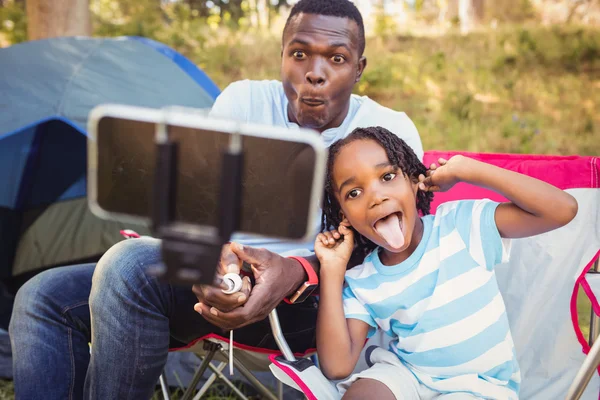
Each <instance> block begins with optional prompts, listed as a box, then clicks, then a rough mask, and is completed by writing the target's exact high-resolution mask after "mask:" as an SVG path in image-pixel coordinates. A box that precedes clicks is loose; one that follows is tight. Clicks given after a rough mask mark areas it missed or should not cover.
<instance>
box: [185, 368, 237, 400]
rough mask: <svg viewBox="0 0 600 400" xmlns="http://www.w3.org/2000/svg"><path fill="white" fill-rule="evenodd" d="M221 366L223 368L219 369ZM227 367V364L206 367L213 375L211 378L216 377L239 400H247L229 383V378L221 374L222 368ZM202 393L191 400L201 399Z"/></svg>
mask: <svg viewBox="0 0 600 400" xmlns="http://www.w3.org/2000/svg"><path fill="white" fill-rule="evenodd" d="M221 365H222V366H223V367H221ZM226 365H227V363H221V364H219V365H218V366H216V367H215V366H214V365H212V363H211V364H209V365H208V368H210V369H211V370H212V371H213V372H214V374H213V376H216V379H219V380H221V381H222V382H223V383H224V384H226V385H227V386H229V388H230V389H231V390H232V391H233V392H234V393H235V394H236V395H237V396H238V397H239V398H240V399H241V400H249V399H248V397H247V396H246V395H245V394H244V393H242V391H241V390H240V389H238V388H237V387H236V386H235V385H234V383H233V382H231V381H230V380H229V378H227V377H226V376H225V375H224V374H223V368H224V367H225V366H226ZM203 394H204V393H200V392H198V393H197V394H196V397H194V398H193V399H192V400H200V398H201V397H202V395H203Z"/></svg>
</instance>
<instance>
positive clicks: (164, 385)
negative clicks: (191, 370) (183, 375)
mask: <svg viewBox="0 0 600 400" xmlns="http://www.w3.org/2000/svg"><path fill="white" fill-rule="evenodd" d="M158 380H159V382H160V390H161V391H162V395H163V399H164V400H171V395H170V394H169V383H168V382H167V375H165V372H164V371H163V373H162V374H161V375H160V378H158Z"/></svg>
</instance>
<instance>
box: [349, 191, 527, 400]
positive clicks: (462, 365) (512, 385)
mask: <svg viewBox="0 0 600 400" xmlns="http://www.w3.org/2000/svg"><path fill="white" fill-rule="evenodd" d="M497 206H498V203H494V202H492V201H489V200H477V201H456V202H450V203H445V204H442V205H441V206H439V207H438V209H437V212H436V215H435V216H432V215H428V216H425V217H423V218H422V220H423V224H424V232H423V238H422V240H421V242H420V243H419V245H418V247H417V249H416V250H415V252H414V253H413V254H411V255H410V257H409V258H408V259H406V260H405V261H403V262H402V263H400V264H398V265H394V266H385V265H383V264H382V263H381V261H380V259H379V249H376V250H375V251H373V252H372V253H371V254H370V255H369V256H367V258H366V259H365V261H364V263H363V264H361V265H359V266H357V267H354V268H352V269H350V270H349V271H347V272H346V287H345V288H344V312H345V315H346V318H354V319H359V320H361V321H364V322H366V323H367V324H369V325H370V326H371V327H372V329H370V332H369V335H372V334H373V333H374V332H375V329H376V328H380V329H382V330H383V331H385V332H386V333H387V334H388V335H389V336H392V337H393V338H395V339H394V340H393V341H392V342H391V344H390V350H391V351H392V352H394V353H395V354H396V355H398V357H399V358H400V360H401V361H402V362H403V363H404V364H405V365H406V366H407V367H408V368H409V369H410V370H411V371H412V372H413V373H414V375H415V376H416V377H417V379H418V380H419V381H420V382H421V383H422V384H423V385H425V386H427V387H429V388H431V389H433V390H436V391H439V392H440V393H453V392H470V393H473V394H475V395H476V396H480V397H482V398H491V399H516V398H517V397H518V392H519V383H520V381H521V378H520V371H519V365H518V363H517V359H516V356H515V350H514V344H513V340H512V337H511V333H510V328H509V325H508V319H507V316H506V309H505V306H504V301H503V300H502V295H501V294H500V291H499V289H498V283H497V281H496V275H495V273H494V266H495V265H497V264H499V263H502V262H506V261H508V245H509V242H508V241H504V240H503V239H501V238H500V234H499V232H498V228H497V227H496V223H495V219H494V214H495V210H496V207H497Z"/></svg>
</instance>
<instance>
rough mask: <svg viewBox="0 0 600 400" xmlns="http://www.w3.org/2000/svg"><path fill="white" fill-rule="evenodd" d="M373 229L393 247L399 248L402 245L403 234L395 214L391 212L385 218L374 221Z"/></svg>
mask: <svg viewBox="0 0 600 400" xmlns="http://www.w3.org/2000/svg"><path fill="white" fill-rule="evenodd" d="M375 230H376V231H377V233H379V234H380V235H381V236H382V237H383V239H384V240H385V241H386V242H387V243H388V244H389V245H390V247H393V248H394V249H400V248H401V247H402V245H404V234H403V233H402V229H400V220H399V219H398V215H397V214H391V215H390V216H388V217H387V218H385V219H381V220H379V221H377V222H376V223H375Z"/></svg>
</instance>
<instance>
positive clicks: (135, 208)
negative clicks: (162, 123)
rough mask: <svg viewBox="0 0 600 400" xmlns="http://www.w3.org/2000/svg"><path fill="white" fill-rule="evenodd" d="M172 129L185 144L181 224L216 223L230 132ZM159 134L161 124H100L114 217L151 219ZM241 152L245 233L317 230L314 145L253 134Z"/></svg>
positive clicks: (100, 173) (102, 180) (106, 202)
mask: <svg viewBox="0 0 600 400" xmlns="http://www.w3.org/2000/svg"><path fill="white" fill-rule="evenodd" d="M168 131H169V137H170V138H171V140H173V141H175V142H177V146H178V165H177V167H178V168H177V170H178V175H177V182H176V196H175V219H176V221H177V222H185V223H189V224H195V225H204V226H217V222H218V221H217V217H218V215H219V213H218V198H219V194H220V187H219V186H220V171H221V167H222V165H221V163H222V154H223V152H224V151H225V150H226V149H227V147H228V144H229V139H230V134H229V133H225V132H220V131H217V130H205V129H197V128H188V127H181V126H174V125H171V126H169V129H168ZM258 134H259V133H258ZM285 134H286V130H283V129H282V135H285ZM154 137H155V124H154V123H151V122H141V121H133V120H128V119H121V118H115V117H108V116H105V117H102V118H101V119H100V121H99V122H98V127H97V133H96V140H97V149H98V150H97V161H98V163H97V168H96V173H97V176H96V182H97V190H96V201H97V204H98V206H100V207H101V208H102V209H104V210H105V211H107V212H109V213H119V214H129V215H133V216H138V217H150V210H151V205H152V190H153V184H154V172H155V171H154V169H155V162H156V161H155V158H156V157H155V156H156V150H155V141H154ZM242 148H243V152H244V169H243V180H242V181H243V185H242V186H243V189H242V209H241V221H240V222H241V224H240V229H239V231H240V232H245V233H253V234H260V235H264V236H272V237H280V238H288V239H301V238H303V237H304V236H305V235H306V234H307V231H308V230H310V229H311V227H310V226H309V225H308V224H309V217H310V215H309V214H310V201H311V194H312V190H313V178H314V174H315V168H314V167H315V162H316V157H317V155H316V152H315V150H314V148H313V147H312V146H311V145H309V144H306V143H302V142H297V141H286V140H278V139H271V138H265V137H260V136H252V135H244V136H242ZM225 167H226V166H225ZM310 222H314V221H310Z"/></svg>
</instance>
